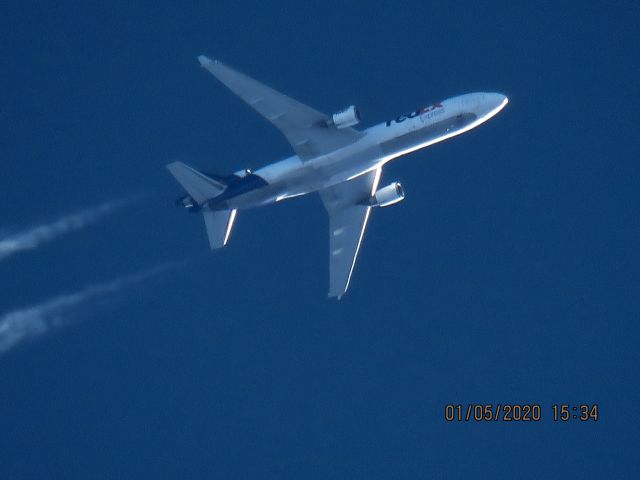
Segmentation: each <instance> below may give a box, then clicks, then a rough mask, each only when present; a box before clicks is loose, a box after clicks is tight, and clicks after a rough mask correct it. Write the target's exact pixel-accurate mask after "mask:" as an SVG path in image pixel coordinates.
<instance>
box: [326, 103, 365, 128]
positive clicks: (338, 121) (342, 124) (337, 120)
mask: <svg viewBox="0 0 640 480" xmlns="http://www.w3.org/2000/svg"><path fill="white" fill-rule="evenodd" d="M359 122H360V112H359V111H358V109H357V108H356V107H355V105H351V106H350V107H347V108H345V109H344V110H342V111H340V112H338V113H334V114H333V116H332V117H331V123H333V124H334V125H335V126H336V128H347V127H352V126H353V125H356V124H358V123H359Z"/></svg>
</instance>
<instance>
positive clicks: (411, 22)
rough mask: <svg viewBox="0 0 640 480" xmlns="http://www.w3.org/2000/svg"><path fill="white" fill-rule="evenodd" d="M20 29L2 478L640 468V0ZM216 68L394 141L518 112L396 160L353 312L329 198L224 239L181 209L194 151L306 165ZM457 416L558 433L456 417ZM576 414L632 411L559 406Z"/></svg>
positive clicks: (10, 15) (9, 104)
mask: <svg viewBox="0 0 640 480" xmlns="http://www.w3.org/2000/svg"><path fill="white" fill-rule="evenodd" d="M0 18H1V20H0V26H1V27H2V28H0V51H1V53H2V58H3V65H4V70H3V75H2V78H1V79H0V85H1V86H2V88H0V105H1V106H0V132H2V133H1V134H0V149H1V150H0V151H1V152H2V158H3V161H2V162H1V167H0V168H1V170H0V172H1V175H0V187H1V191H2V198H3V200H4V201H2V202H0V269H1V273H0V282H1V288H0V318H1V319H2V320H0V322H4V323H1V325H9V324H11V325H12V326H15V325H20V326H21V328H22V330H20V332H22V333H23V335H22V336H20V337H19V338H17V340H15V341H13V340H12V341H11V342H10V343H6V344H5V345H8V346H7V347H6V348H4V349H3V351H2V352H1V356H0V406H1V407H2V414H0V452H1V453H0V478H12V479H14V478H15V479H17V478H153V479H159V478H211V477H212V476H214V477H220V478H347V477H349V478H389V477H394V478H469V477H470V476H473V477H476V478H485V477H492V478H512V477H514V476H515V477H518V478H558V477H561V476H563V477H572V478H573V477H578V476H580V477H582V478H602V477H604V476H610V477H615V478H637V476H638V474H639V473H640V472H639V471H638V463H637V460H636V458H635V457H636V455H635V451H634V450H635V449H634V444H635V443H636V439H637V429H638V422H637V414H636V413H635V409H636V407H637V405H638V401H639V400H640V390H639V389H638V387H637V385H638V380H639V379H638V374H637V372H638V363H639V358H638V352H637V339H638V333H639V327H638V311H639V306H640V305H639V302H638V298H639V293H640V291H639V283H638V266H639V265H638V263H639V262H638V261H639V256H638V250H637V245H638V242H639V241H640V228H639V220H638V200H639V195H638V180H639V169H638V166H637V162H638V158H639V153H640V152H639V148H638V142H637V130H638V121H637V111H638V107H639V105H638V95H637V78H638V73H639V72H638V66H637V60H636V57H637V52H636V51H635V50H636V48H635V45H636V43H637V23H638V19H639V18H640V11H639V8H638V6H637V4H636V3H635V2H615V4H612V3H611V2H584V3H583V4H581V5H580V6H579V8H578V6H577V4H576V5H575V6H573V2H566V3H565V2H531V3H528V4H525V5H521V4H516V3H513V2H504V3H494V2H488V3H482V4H477V3H476V2H456V3H451V2H445V3H442V2H440V3H438V2H403V3H402V4H401V5H400V6H399V5H397V2H367V4H366V6H365V4H364V3H362V4H356V3H355V2H353V3H351V4H349V5H344V4H343V3H342V2H332V1H328V2H320V3H302V2H277V3H275V4H270V3H269V2H237V1H235V2H226V1H219V2H212V3H211V4H210V5H207V6H202V5H197V4H193V5H191V4H190V5H185V4H184V3H181V2H175V3H173V2H156V4H155V6H154V7H153V8H149V7H144V6H137V5H130V4H128V3H121V4H119V3H108V4H103V5H90V4H87V3H84V2H64V3H62V4H57V5H53V4H49V3H47V4H43V5H38V4H37V3H23V2H15V3H13V4H8V5H5V6H3V7H2V15H0ZM199 54H206V55H208V56H211V57H212V58H219V59H221V60H223V61H225V62H227V63H229V64H230V65H233V66H234V67H236V68H238V69H239V70H241V71H244V72H246V73H247V74H249V75H251V76H253V77H255V78H257V79H259V80H261V81H263V82H264V83H266V84H268V85H271V86H273V87H274V88H276V89H278V90H280V91H282V92H285V93H287V94H289V95H291V96H292V97H294V98H296V99H299V100H300V101H302V102H305V103H307V104H309V105H311V106H313V107H314V108H316V109H318V110H320V111H324V112H332V111H335V110H338V109H340V108H342V107H344V106H346V105H349V104H352V103H354V104H356V105H358V106H359V107H360V108H361V111H362V113H363V117H364V119H363V125H364V126H365V127H366V126H370V125H373V124H375V123H378V122H382V121H385V120H387V119H388V118H393V117H395V116H397V115H399V114H401V113H406V112H408V111H412V110H414V109H416V108H417V107H420V106H424V105H428V104H430V103H433V102H436V101H439V100H442V99H444V98H447V97H450V96H454V95H457V94H460V93H465V92H470V91H500V92H503V93H505V94H507V95H508V96H509V98H510V103H509V105H508V106H507V108H506V109H505V110H504V111H503V112H502V113H501V114H500V115H498V116H497V117H496V118H494V119H493V120H491V121H490V122H489V123H487V124H485V125H483V126H481V127H480V128H478V129H476V130H474V131H472V132H469V133H467V134H465V135H463V136H461V137H458V138H456V139H455V140H451V141H448V142H445V143H443V144H440V145H436V146H434V147H432V148H429V149H427V150H425V151H423V152H419V153H417V154H414V155H412V156H410V157H406V158H403V159H401V160H398V161H397V162H395V163H393V164H391V165H389V166H388V167H387V168H386V169H385V172H384V175H383V182H385V181H386V182H387V183H388V182H390V181H395V180H397V181H401V182H402V184H403V186H404V188H405V191H406V194H407V197H406V199H405V201H404V202H402V203H401V204H399V205H397V206H395V207H390V208H388V209H381V210H379V211H375V212H374V214H373V216H372V219H371V222H370V226H369V228H368V231H367V234H366V236H365V240H364V244H363V248H362V250H361V254H360V258H359V262H358V265H357V266H356V270H355V273H354V277H353V282H352V287H351V289H350V291H349V293H348V295H347V296H345V298H344V299H343V300H342V301H340V302H335V301H328V300H327V299H326V291H327V277H328V266H327V263H328V262H327V256H328V252H327V248H328V246H327V243H328V242H327V229H328V225H327V223H328V222H327V219H326V214H325V212H324V209H323V208H322V205H321V203H320V201H319V199H318V198H317V197H316V196H309V197H305V198H301V199H296V200H292V201H290V202H285V203H282V204H279V205H277V206H272V207H267V208H264V209H259V210H252V211H248V212H240V214H239V215H238V219H237V223H236V228H235V229H234V233H233V237H232V239H231V243H230V246H229V247H228V248H227V249H225V250H224V251H222V252H216V253H211V252H209V251H208V248H207V242H206V237H205V233H204V228H203V225H202V221H201V219H200V218H198V217H197V216H191V215H186V214H184V212H182V211H180V210H177V209H176V208H175V207H174V206H173V201H174V200H175V198H176V197H178V196H179V195H181V194H182V193H181V190H180V188H179V187H178V185H177V184H176V183H175V182H174V180H173V179H172V178H171V177H170V175H169V174H168V172H167V171H166V170H165V168H164V166H165V165H166V164H167V163H170V162H172V161H176V160H179V161H183V162H185V163H189V164H191V165H194V166H196V167H199V168H202V169H206V170H208V171H214V172H219V173H231V172H233V171H236V170H239V169H240V168H245V167H253V168H256V167H260V166H262V165H265V164H267V163H270V162H272V161H275V160H277V159H280V158H282V157H285V156H287V155H289V152H290V149H289V146H288V144H287V143H286V140H285V139H284V138H283V137H282V136H281V135H280V134H279V132H278V131H277V130H275V129H274V128H273V127H272V126H271V125H269V124H268V123H267V122H265V121H264V119H262V118H260V117H259V116H258V115H256V114H255V113H254V112H252V111H251V110H250V109H249V108H248V107H246V105H244V104H243V103H242V102H241V101H239V100H238V99H237V98H235V97H234V96H233V95H232V94H231V93H229V92H228V91H227V90H225V89H224V87H222V86H221V85H220V84H218V83H216V82H215V80H214V79H213V78H211V77H210V76H209V75H207V74H206V73H205V72H204V71H203V70H202V69H201V68H200V67H199V66H198V63H197V61H196V56H197V55H199ZM78 215H80V217H81V218H80V219H78ZM74 218H75V220H74ZM34 232H35V233H34ZM24 238H27V239H29V241H30V242H31V243H30V244H29V248H25V249H16V248H13V247H11V245H13V244H11V241H12V240H13V241H15V240H16V239H24ZM3 241H4V242H5V243H2V242H3ZM3 248H4V250H2V249H3ZM3 252H4V253H3ZM6 252H10V253H9V254H7V253H6ZM25 318H26V319H27V320H25ZM25 322H27V323H25ZM25 325H26V326H25ZM0 328H2V327H0ZM4 328H8V327H6V326H5V327H4ZM12 331H13V330H12ZM25 332H26V333H25ZM0 333H1V332H0ZM2 338H3V341H4V340H6V337H2ZM2 345H3V344H2V343H1V342H0V348H2ZM448 403H462V404H468V403H474V404H475V403H503V404H504V403H539V404H540V405H542V407H543V420H542V421H541V422H539V423H502V422H497V423H490V424H486V423H473V422H470V423H465V422H463V423H447V422H445V421H444V407H445V405H446V404H448ZM555 403H570V404H580V403H598V404H599V405H600V410H601V415H600V417H601V418H600V420H599V421H598V422H597V423H593V422H592V423H584V424H580V423H572V422H569V423H567V424H562V423H555V422H553V421H552V419H551V405H553V404H555Z"/></svg>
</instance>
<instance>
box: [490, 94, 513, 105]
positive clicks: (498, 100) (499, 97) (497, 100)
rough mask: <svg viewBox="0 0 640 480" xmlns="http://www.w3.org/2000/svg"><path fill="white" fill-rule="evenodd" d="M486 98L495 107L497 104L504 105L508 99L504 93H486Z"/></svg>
mask: <svg viewBox="0 0 640 480" xmlns="http://www.w3.org/2000/svg"><path fill="white" fill-rule="evenodd" d="M486 99H487V100H488V101H489V102H491V104H493V105H495V106H496V107H497V106H498V105H502V106H504V105H506V104H507V103H508V102H509V99H508V98H507V96H506V95H503V94H501V93H487V94H486Z"/></svg>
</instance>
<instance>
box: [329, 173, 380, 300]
mask: <svg viewBox="0 0 640 480" xmlns="http://www.w3.org/2000/svg"><path fill="white" fill-rule="evenodd" d="M381 172H382V169H377V170H374V171H371V172H368V173H365V174H363V175H361V176H359V177H356V178H354V179H351V180H348V181H346V182H342V183H339V184H338V185H335V186H333V187H329V188H326V189H324V190H320V198H321V199H322V202H323V203H324V206H325V208H326V209H327V213H328V214H329V297H338V299H340V298H341V297H342V295H344V294H345V292H346V291H347V288H349V281H350V280H351V274H352V273H353V267H354V266H355V264H356V258H357V256H358V251H359V250H360V243H362V237H363V236H364V230H365V228H366V227H367V221H368V220H369V214H370V213H371V208H372V207H371V206H370V205H368V201H369V199H370V198H371V196H372V195H373V193H374V192H375V190H376V189H377V188H378V182H379V181H380V174H381Z"/></svg>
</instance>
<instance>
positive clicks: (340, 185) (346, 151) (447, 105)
mask: <svg viewBox="0 0 640 480" xmlns="http://www.w3.org/2000/svg"><path fill="white" fill-rule="evenodd" d="M198 61H199V62H200V65H201V66H202V67H203V68H204V69H206V70H207V71H208V72H209V73H211V74H212V75H213V76H214V77H216V78H217V79H218V80H219V81H220V82H221V83H222V84H223V85H225V86H226V87H227V88H229V89H230V90H231V91H232V92H233V93H235V94H236V95H238V96H239V97H240V98H241V99H242V100H244V101H245V102H246V103H247V104H248V105H249V106H251V107H253V108H254V109H255V110H256V111H257V112H258V113H259V114H260V115H262V116H263V117H265V118H266V119H267V120H269V121H270V122H271V123H272V124H273V125H274V126H275V127H276V128H278V129H279V130H280V131H281V132H282V133H283V134H284V136H285V137H286V139H287V140H288V141H289V143H290V144H291V147H292V148H293V151H294V153H295V155H292V156H290V157H288V158H286V159H284V160H281V161H278V162H275V163H272V164H270V165H267V166H265V167H263V168H260V169H259V170H256V171H251V170H249V169H245V170H240V171H238V172H236V173H234V174H232V175H226V176H224V175H216V174H211V173H204V172H200V171H198V170H196V169H194V168H192V167H190V166H188V165H185V164H183V163H181V162H173V163H171V164H169V165H167V168H168V169H169V171H170V172H171V174H172V175H173V176H174V177H175V179H176V180H177V181H178V183H180V185H182V187H183V188H184V189H185V190H186V192H187V194H188V195H185V196H183V197H180V198H179V199H178V200H177V201H176V204H177V205H178V206H180V207H184V208H186V209H187V210H189V211H190V212H202V214H203V216H204V221H205V226H206V230H207V235H208V238H209V246H210V247H211V249H217V248H221V247H224V246H225V245H227V243H228V242H229V237H230V235H231V230H232V228H233V225H234V222H235V219H236V214H237V212H238V210H246V209H250V208H255V207H260V206H263V205H268V204H272V203H275V202H280V201H282V200H286V199H289V198H294V197H298V196H301V195H306V194H309V193H312V192H318V193H319V194H320V198H321V199H322V202H323V204H324V207H325V209H326V210H327V213H328V215H329V297H330V298H331V297H337V299H338V300H339V299H340V298H342V296H343V295H344V294H345V293H346V291H347V289H348V288H349V284H350V281H351V276H352V274H353V269H354V266H355V263H356V258H357V256H358V251H359V250H360V244H361V243H362V238H363V236H364V232H365V229H366V226H367V222H368V220H369V216H370V214H371V210H372V208H374V207H387V206H390V205H394V204H396V203H398V202H400V201H401V200H403V199H404V196H405V194H404V190H403V188H402V185H401V184H400V183H399V182H392V183H390V184H389V185H386V186H385V187H383V188H378V184H379V182H380V177H381V175H382V169H383V168H384V166H385V165H386V164H387V162H390V161H391V160H393V159H396V158H398V157H401V156H403V155H407V154H409V153H412V152H415V151H416V150H420V149H422V148H425V147H428V146H430V145H433V144H435V143H438V142H441V141H443V140H446V139H448V138H451V137H454V136H456V135H460V134H461V133H464V132H467V131H469V130H471V129H472V128H475V127H477V126H478V125H480V124H481V123H484V122H486V121H487V120H489V119H490V118H491V117H493V116H494V115H496V114H497V113H498V112H500V111H501V110H502V109H503V108H504V107H505V105H506V104H507V103H508V98H507V97H506V96H505V95H502V94H500V93H485V92H480V93H467V94H464V95H460V96H457V97H453V98H449V99H447V100H443V101H442V102H440V103H434V104H433V105H430V106H428V107H424V108H418V109H417V110H415V111H413V112H411V113H409V114H406V115H400V116H398V117H396V118H394V119H392V120H387V121H386V122H383V123H380V124H378V125H375V126H373V127H370V128H367V129H366V130H363V131H359V130H356V129H354V128H352V127H353V126H354V125H357V124H358V123H359V122H360V112H359V110H358V109H357V108H356V107H355V106H354V105H351V106H349V107H347V108H345V109H344V110H341V111H339V112H337V113H334V114H333V115H331V116H329V115H325V114H323V113H320V112H318V111H317V110H314V109H313V108H311V107H308V106H306V105H304V104H302V103H300V102H298V101H297V100H294V99H292V98H290V97H287V96H285V95H283V94H282V93H279V92H277V91H275V90H273V89H272V88H270V87H268V86H266V85H263V84H261V83H259V82H258V81H256V80H254V79H252V78H250V77H248V76H246V75H244V74H243V73H240V72H238V71H236V70H234V69H232V68H231V67H229V66H226V65H225V64H223V63H221V62H219V61H217V60H211V59H209V58H207V57H205V56H204V55H200V56H199V57H198Z"/></svg>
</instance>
